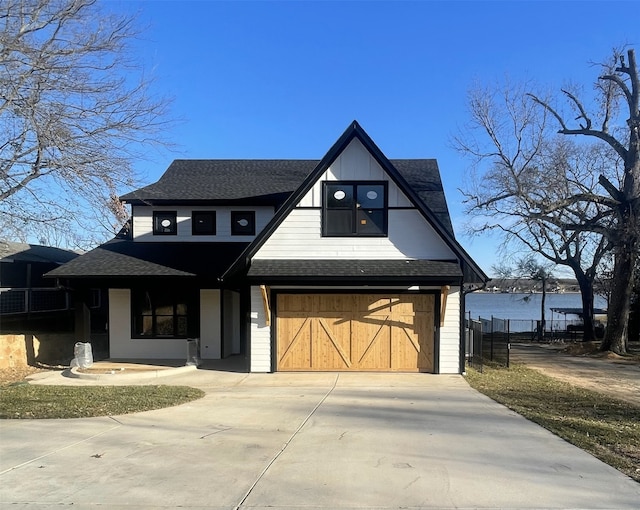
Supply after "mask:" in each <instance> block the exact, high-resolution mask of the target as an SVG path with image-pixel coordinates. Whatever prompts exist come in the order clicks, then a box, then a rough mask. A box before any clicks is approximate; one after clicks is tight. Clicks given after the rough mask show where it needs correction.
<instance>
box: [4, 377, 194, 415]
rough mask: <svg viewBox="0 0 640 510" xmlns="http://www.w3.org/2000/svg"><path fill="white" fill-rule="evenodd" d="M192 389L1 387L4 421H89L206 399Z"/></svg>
mask: <svg viewBox="0 0 640 510" xmlns="http://www.w3.org/2000/svg"><path fill="white" fill-rule="evenodd" d="M203 396H204V392H203V391H202V390H199V389H196V388H190V387H188V386H87V387H80V386H38V385H31V384H26V383H17V384H15V383H14V384H3V385H0V418H3V419H7V418H14V419H20V418H22V419H31V418H88V417H91V416H113V415H118V414H128V413H137V412H140V411H150V410H152V409H161V408H164V407H172V406H177V405H180V404H184V403H186V402H190V401H192V400H196V399H199V398H202V397H203Z"/></svg>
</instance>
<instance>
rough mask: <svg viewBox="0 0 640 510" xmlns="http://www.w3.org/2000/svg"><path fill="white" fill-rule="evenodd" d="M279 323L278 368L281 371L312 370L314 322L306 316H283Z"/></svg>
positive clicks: (290, 314)
mask: <svg viewBox="0 0 640 510" xmlns="http://www.w3.org/2000/svg"><path fill="white" fill-rule="evenodd" d="M282 319H284V320H279V321H278V338H279V339H281V341H279V342H278V367H279V368H280V369H281V370H290V369H300V370H303V369H307V370H308V369H311V345H312V342H311V339H312V338H313V334H312V328H313V321H312V320H311V319H310V318H309V317H307V316H306V314H298V315H296V314H292V313H289V314H283V316H282Z"/></svg>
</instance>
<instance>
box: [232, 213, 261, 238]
mask: <svg viewBox="0 0 640 510" xmlns="http://www.w3.org/2000/svg"><path fill="white" fill-rule="evenodd" d="M255 233H256V213H255V211H231V235H234V236H252V235H255Z"/></svg>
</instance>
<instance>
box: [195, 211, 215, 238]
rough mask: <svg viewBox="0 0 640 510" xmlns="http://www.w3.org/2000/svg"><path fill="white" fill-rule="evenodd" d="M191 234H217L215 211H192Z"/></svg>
mask: <svg viewBox="0 0 640 510" xmlns="http://www.w3.org/2000/svg"><path fill="white" fill-rule="evenodd" d="M191 234H192V235H194V236H203V235H215V234H216V212H215V211H193V212H192V213H191Z"/></svg>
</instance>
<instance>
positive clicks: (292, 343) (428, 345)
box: [276, 294, 435, 372]
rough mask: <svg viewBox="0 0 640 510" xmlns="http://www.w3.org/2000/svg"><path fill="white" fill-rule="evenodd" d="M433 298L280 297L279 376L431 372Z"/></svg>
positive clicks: (381, 296)
mask: <svg viewBox="0 0 640 510" xmlns="http://www.w3.org/2000/svg"><path fill="white" fill-rule="evenodd" d="M434 303H435V299H434V296H433V295H432V294H420V295H417V294H411V295H402V294H398V295H391V296H390V295H375V294H371V295H369V294H367V295H361V294H355V295H353V294H279V295H278V300H277V340H276V341H277V346H278V347H277V355H278V366H277V369H278V370H280V371H287V370H290V371H293V370H372V371H373V370H375V371H402V372H408V371H411V372H417V371H420V372H433V371H434V363H433V348H434V313H435V307H434Z"/></svg>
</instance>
